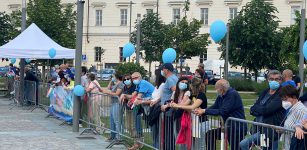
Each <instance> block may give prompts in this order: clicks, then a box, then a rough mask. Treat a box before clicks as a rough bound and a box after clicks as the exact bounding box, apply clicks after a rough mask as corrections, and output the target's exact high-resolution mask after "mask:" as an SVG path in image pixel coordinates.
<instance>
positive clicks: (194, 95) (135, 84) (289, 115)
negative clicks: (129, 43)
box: [26, 63, 307, 150]
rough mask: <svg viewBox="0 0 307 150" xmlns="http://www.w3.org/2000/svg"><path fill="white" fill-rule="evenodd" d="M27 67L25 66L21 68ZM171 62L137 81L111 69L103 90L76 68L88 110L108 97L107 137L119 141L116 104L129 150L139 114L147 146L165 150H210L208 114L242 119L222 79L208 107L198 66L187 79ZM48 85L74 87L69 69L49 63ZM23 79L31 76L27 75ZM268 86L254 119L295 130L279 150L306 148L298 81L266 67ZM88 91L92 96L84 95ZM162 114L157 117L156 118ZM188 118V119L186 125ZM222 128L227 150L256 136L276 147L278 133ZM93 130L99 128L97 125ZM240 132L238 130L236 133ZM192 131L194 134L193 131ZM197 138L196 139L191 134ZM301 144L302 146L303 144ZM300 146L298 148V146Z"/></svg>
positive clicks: (306, 122) (305, 114) (306, 118)
mask: <svg viewBox="0 0 307 150" xmlns="http://www.w3.org/2000/svg"><path fill="white" fill-rule="evenodd" d="M26 71H28V69H26ZM173 72H174V67H173V65H172V64H171V63H165V64H163V65H162V66H160V68H159V69H157V70H156V71H155V77H156V78H155V83H154V84H152V83H150V82H149V81H146V80H144V79H143V77H142V75H141V74H140V73H138V72H134V73H132V74H124V75H122V74H118V73H116V74H115V75H114V77H113V78H112V80H111V81H110V82H109V85H108V86H107V88H106V89H104V88H102V87H101V86H100V84H99V82H98V81H97V80H96V76H95V74H93V73H88V70H87V68H86V67H82V77H81V84H82V86H84V88H85V89H86V92H87V93H88V94H86V96H85V97H84V98H83V100H85V99H88V98H91V99H92V102H93V103H94V104H95V105H94V108H93V109H94V110H93V113H98V112H99V108H98V106H99V102H100V97H99V96H97V95H96V94H93V93H104V94H107V95H111V96H112V99H111V105H110V127H111V130H112V131H116V132H111V135H110V137H109V138H108V139H107V141H109V142H111V141H114V140H119V139H120V136H119V134H117V133H120V130H121V123H120V117H121V116H122V114H120V108H121V107H122V106H125V108H126V109H127V110H130V111H128V113H129V114H128V115H127V117H128V118H126V119H127V120H128V121H130V125H131V126H133V127H131V128H130V129H128V130H131V133H133V135H132V137H134V138H135V143H134V145H133V146H132V147H130V148H129V150H136V149H139V148H141V147H142V146H143V145H142V144H141V143H140V142H137V141H142V140H143V139H144V133H143V129H142V123H141V120H142V116H147V118H148V119H147V123H148V124H149V125H150V128H151V133H152V141H153V145H152V146H153V147H155V148H160V147H162V148H163V149H165V150H174V149H175V147H176V144H179V149H205V148H206V149H210V150H211V149H216V147H215V145H216V140H218V139H220V138H221V137H220V136H221V134H220V133H221V132H222V129H221V128H214V129H213V128H211V126H210V124H209V120H208V118H207V117H208V116H220V117H221V118H222V120H223V121H224V122H226V120H227V119H228V118H229V117H234V118H239V119H245V112H244V106H243V102H242V99H241V96H240V94H239V93H238V92H237V91H236V90H235V89H233V88H231V85H230V84H229V82H228V81H227V80H224V79H220V80H219V81H217V82H216V84H215V90H216V92H217V98H216V100H215V102H214V104H213V105H211V106H208V100H207V97H206V86H207V84H208V80H207V79H206V74H205V71H204V66H203V64H200V65H199V66H198V69H197V70H196V71H195V73H194V77H193V78H192V79H189V78H186V77H179V78H178V77H177V76H176V75H175V74H174V73H173ZM50 74H51V80H50V81H49V83H53V84H56V85H57V86H64V87H65V89H68V90H69V89H73V87H74V71H73V70H72V68H71V66H69V65H68V64H62V65H60V66H57V65H56V66H54V67H52V69H51V71H50ZM26 78H33V76H32V75H31V74H30V73H29V74H27V75H26ZM267 80H268V88H267V89H266V90H264V91H262V92H261V94H260V95H259V97H258V99H257V100H256V101H255V103H254V104H253V105H252V106H251V108H250V114H251V115H252V116H254V117H255V120H254V121H255V122H259V123H265V124H269V125H275V126H282V127H285V128H287V129H292V130H295V133H294V134H293V136H292V135H291V134H287V136H285V137H284V141H285V144H284V147H283V148H284V149H285V150H289V149H293V150H294V149H303V148H306V147H307V145H306V143H307V142H306V139H307V136H306V131H307V108H306V107H307V101H306V99H307V94H305V95H303V96H302V97H299V90H300V88H299V85H297V84H296V82H295V81H294V80H293V73H292V71H291V70H289V69H286V70H284V71H283V72H282V73H281V72H279V71H277V70H270V71H269V72H268V74H267ZM90 93H92V94H90ZM160 114H163V117H162V118H163V120H162V121H161V120H160V119H159V117H160ZM92 115H93V116H96V117H95V118H93V120H94V122H95V123H96V124H102V122H101V120H100V117H99V114H92ZM193 117H194V118H195V117H197V118H198V120H199V121H198V124H199V126H200V128H201V130H198V131H199V132H200V133H199V136H194V135H191V132H186V131H187V129H190V128H191V125H192V124H193V123H191V122H192V120H193ZM189 122H190V123H189ZM230 126H232V127H231V128H230V127H227V128H228V130H227V133H226V134H227V135H231V137H229V136H228V139H229V144H230V148H231V149H232V150H238V149H242V150H245V149H246V150H247V149H250V147H251V146H255V145H259V146H263V144H261V141H262V140H260V139H262V138H263V135H264V136H265V141H267V146H266V148H264V149H274V150H277V149H279V148H280V146H279V141H280V138H281V136H280V135H281V134H280V133H279V132H278V131H276V130H272V129H269V128H264V129H258V128H257V129H253V130H252V133H250V134H251V136H246V134H247V131H249V130H248V129H247V128H248V127H247V125H246V124H244V123H242V124H239V125H238V124H236V123H231V124H230ZM97 130H99V129H97ZM236 133H240V134H236ZM193 134H194V133H193ZM192 136H193V137H197V138H192ZM190 139H193V140H195V141H198V143H200V147H197V148H195V147H193V144H191V140H190ZM303 146H305V147H303ZM302 147H303V148H302Z"/></svg>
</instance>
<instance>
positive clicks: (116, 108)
mask: <svg viewBox="0 0 307 150" xmlns="http://www.w3.org/2000/svg"><path fill="white" fill-rule="evenodd" d="M114 76H115V77H113V78H112V80H111V81H110V84H109V88H110V89H109V90H103V93H104V94H108V95H110V96H112V97H111V109H110V127H111V130H112V131H116V132H117V133H120V120H119V119H120V115H121V114H120V101H119V98H118V97H119V96H120V95H121V94H122V92H123V89H124V86H125V85H124V83H123V82H122V80H123V77H122V75H120V74H118V73H116V74H115V75H114ZM110 85H113V86H111V87H110ZM112 131H111V136H110V137H109V138H108V139H107V141H108V142H111V141H113V140H119V139H120V136H119V134H116V133H115V132H112Z"/></svg>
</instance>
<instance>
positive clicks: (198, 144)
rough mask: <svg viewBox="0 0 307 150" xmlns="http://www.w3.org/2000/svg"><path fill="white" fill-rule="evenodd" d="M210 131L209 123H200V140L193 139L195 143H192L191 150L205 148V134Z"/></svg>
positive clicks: (202, 149)
mask: <svg viewBox="0 0 307 150" xmlns="http://www.w3.org/2000/svg"><path fill="white" fill-rule="evenodd" d="M210 129H211V127H210V123H209V121H204V122H201V123H200V129H199V131H200V138H195V143H193V148H192V149H193V150H204V149H205V148H206V142H205V141H206V138H205V137H206V132H207V131H209V130H210Z"/></svg>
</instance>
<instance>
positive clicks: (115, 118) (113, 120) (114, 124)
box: [110, 100, 120, 139]
mask: <svg viewBox="0 0 307 150" xmlns="http://www.w3.org/2000/svg"><path fill="white" fill-rule="evenodd" d="M112 101H113V100H112ZM119 111H120V105H119V102H118V101H117V102H114V101H113V102H112V105H111V116H110V125H111V130H112V131H116V132H117V133H120V122H119V119H120V116H119V113H120V112H119ZM115 138H116V139H120V136H119V134H116V133H115V132H111V139H115Z"/></svg>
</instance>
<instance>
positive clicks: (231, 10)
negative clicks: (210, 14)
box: [229, 8, 238, 20]
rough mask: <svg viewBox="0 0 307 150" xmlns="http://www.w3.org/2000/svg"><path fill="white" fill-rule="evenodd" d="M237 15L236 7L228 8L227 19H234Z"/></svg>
mask: <svg viewBox="0 0 307 150" xmlns="http://www.w3.org/2000/svg"><path fill="white" fill-rule="evenodd" d="M237 15H238V8H229V20H232V19H234V18H235V17H237Z"/></svg>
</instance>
